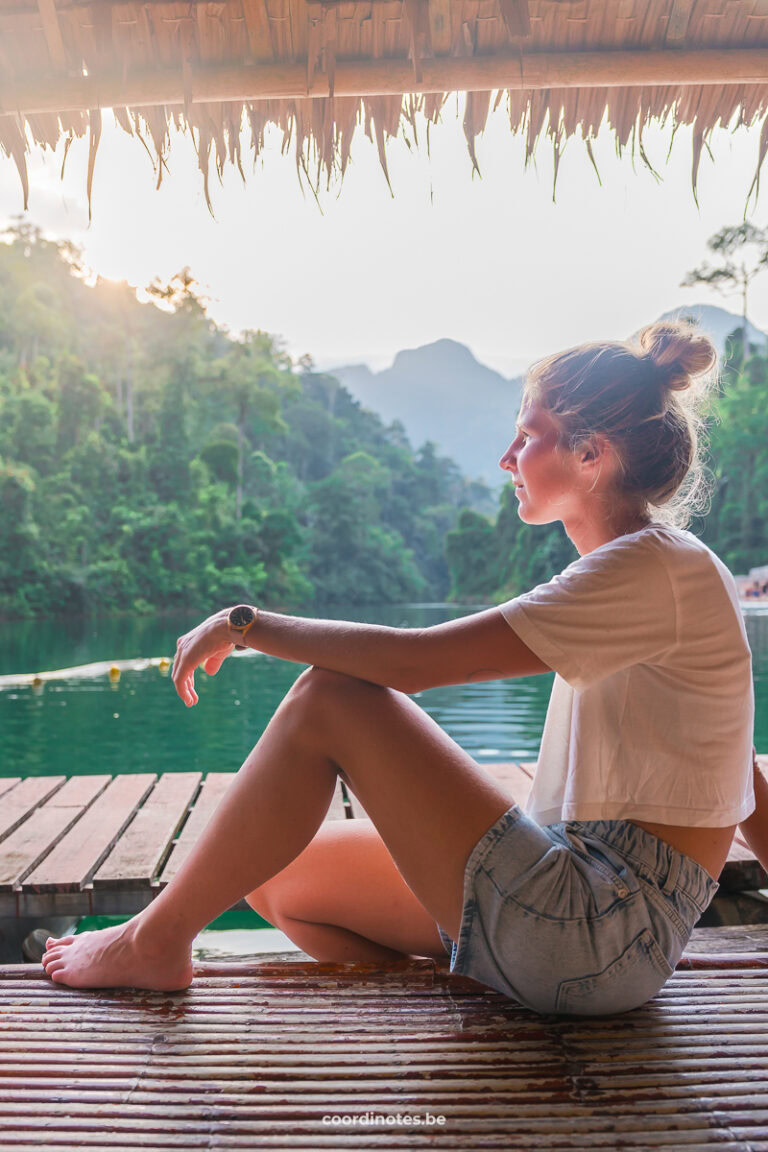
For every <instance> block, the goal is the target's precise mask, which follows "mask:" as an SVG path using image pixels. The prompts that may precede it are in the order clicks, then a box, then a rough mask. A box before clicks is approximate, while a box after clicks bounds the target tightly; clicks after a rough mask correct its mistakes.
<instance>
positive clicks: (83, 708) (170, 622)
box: [0, 605, 768, 776]
mask: <svg viewBox="0 0 768 1152" xmlns="http://www.w3.org/2000/svg"><path fill="white" fill-rule="evenodd" d="M472 611H476V609H474V608H459V607H456V606H446V605H405V606H396V607H391V606H390V607H386V608H381V609H378V610H377V609H370V608H368V609H357V610H356V609H351V608H348V607H345V606H340V607H339V608H337V609H335V610H333V611H330V610H329V611H328V612H327V615H328V616H332V617H334V618H337V619H345V618H346V619H351V620H355V619H357V620H367V621H369V622H371V623H376V624H390V625H395V626H402V627H418V626H424V625H429V624H436V623H439V622H441V621H443V620H449V619H453V618H456V617H458V616H462V615H466V614H468V613H469V612H472ZM745 621H746V628H747V635H748V637H749V641H750V646H751V648H752V653H753V667H754V676H755V698H756V731H755V735H756V744H757V749H758V751H759V752H768V612H763V613H754V614H753V613H748V614H747V615H746V617H745ZM195 623H197V620H196V619H195V618H192V617H190V616H183V617H180V618H176V619H173V618H169V617H162V618H140V619H136V618H127V619H121V618H118V619H116V618H109V619H102V620H81V619H74V620H72V619H70V620H66V619H63V620H45V621H43V622H41V623H40V624H34V623H32V622H29V621H24V622H22V623H7V622H6V623H3V624H0V676H1V675H8V674H16V673H23V672H26V673H37V672H43V671H50V670H52V669H57V668H71V667H73V666H76V665H82V664H88V663H91V662H94V661H104V660H106V661H113V660H129V659H132V658H134V657H160V656H168V657H170V656H172V654H173V652H174V650H175V646H176V638H177V636H178V635H179V634H180V633H181V632H183V631H186V630H187V629H189V628H190V627H192V626H193V625H194V624H195ZM302 667H303V665H299V664H292V663H288V662H286V661H283V660H276V659H273V658H271V657H267V656H262V655H259V654H256V653H250V652H249V653H247V654H245V655H243V656H238V657H235V658H233V659H230V660H228V661H227V662H226V663H225V664H224V666H223V668H222V669H221V671H220V672H219V674H218V675H217V676H215V677H207V676H205V674H204V673H202V672H198V674H197V679H196V682H197V687H198V693H199V697H200V702H199V704H198V705H197V706H196V707H194V708H189V709H188V708H186V707H185V706H184V704H182V702H181V700H179V698H178V697H177V696H176V693H175V691H174V689H173V684H172V683H171V680H170V677H169V675H168V673H167V671H166V672H165V673H163V672H162V671H161V670H160V669H158V668H157V667H150V668H147V669H145V670H143V671H125V672H123V673H122V675H121V677H120V679H119V681H118V682H117V683H110V680H109V678H108V676H107V675H105V674H102V675H99V676H97V677H95V678H89V679H76V678H74V677H72V678H67V677H64V678H62V679H57V680H54V681H50V682H47V683H45V684H44V685H42V686H39V687H34V686H32V685H31V684H27V685H22V686H11V687H5V688H2V689H0V775H2V776H32V775H51V774H62V775H70V774H73V773H101V772H104V773H110V774H115V773H118V772H147V771H152V772H176V771H184V770H198V771H201V772H210V771H235V770H236V769H237V768H238V767H239V766H240V764H241V763H242V761H243V760H244V759H245V757H246V756H247V754H248V753H249V751H250V750H251V748H252V747H253V745H254V744H255V743H256V741H257V740H258V738H259V736H260V735H261V733H262V732H263V730H264V728H265V727H266V725H267V723H268V721H269V719H270V717H271V716H272V714H273V713H274V711H275V709H276V708H277V706H278V704H279V703H280V701H281V699H282V698H283V696H284V695H285V693H286V692H287V691H288V689H289V688H290V686H291V684H292V683H293V681H294V680H295V679H296V677H297V676H298V675H299V673H300V672H301V670H302ZM552 679H553V676H552V674H549V675H545V676H531V677H526V678H522V679H515V680H497V681H488V682H486V683H481V684H469V685H455V686H452V687H448V688H437V689H433V690H431V691H429V692H423V693H421V694H420V695H419V696H418V697H417V700H418V703H419V704H420V705H421V707H423V708H424V709H425V711H426V712H427V713H429V715H430V716H432V717H433V718H434V719H435V720H436V721H437V723H438V724H440V726H441V727H442V728H443V729H444V730H445V731H446V732H447V733H448V734H449V735H450V736H451V737H452V738H453V739H454V740H456V741H457V742H458V743H459V744H460V745H461V746H462V747H463V748H464V749H465V750H466V751H467V752H469V754H470V755H471V756H473V757H474V758H475V759H476V760H477V761H478V762H480V763H492V762H494V761H497V762H498V761H503V760H510V759H516V758H521V759H535V757H536V755H537V754H538V748H539V741H540V737H541V731H542V727H543V724H544V718H545V715H546V709H547V702H548V699H549V693H550V689H551V685H552Z"/></svg>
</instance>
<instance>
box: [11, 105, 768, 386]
mask: <svg viewBox="0 0 768 1152" xmlns="http://www.w3.org/2000/svg"><path fill="white" fill-rule="evenodd" d="M461 103H462V105H463V98H462V99H461ZM455 113H456V98H455V97H454V98H453V99H452V100H451V101H449V103H448V104H447V105H446V108H445V109H444V112H443V123H442V124H440V125H438V126H436V127H433V128H432V129H431V130H430V145H431V158H429V157H427V154H426V148H425V147H424V146H423V128H422V132H421V134H420V143H421V144H422V147H421V150H420V151H419V152H418V153H415V152H412V151H410V150H409V149H408V147H407V146H406V144H405V143H404V142H403V140H402V139H401V138H399V139H398V140H396V141H392V142H391V144H390V147H389V151H388V157H389V170H390V178H391V181H392V187H393V189H394V192H395V197H394V199H393V198H392V197H391V195H390V192H389V189H388V188H387V184H386V181H385V179H384V176H383V173H382V171H381V169H380V167H379V162H378V157H377V153H376V149H375V147H374V146H373V145H372V144H371V143H370V142H369V141H368V139H367V138H366V137H365V135H364V134H363V132H362V129H358V133H357V136H356V138H355V142H354V144H353V149H352V161H351V163H350V166H349V168H348V170H347V174H346V176H345V178H344V183H343V186H342V187H339V185H338V183H337V184H336V186H335V187H332V189H331V191H330V193H324V194H323V195H322V196H321V205H322V214H321V212H320V211H319V209H318V207H317V205H316V203H315V200H314V198H313V197H312V195H311V193H310V192H309V191H307V190H305V194H304V195H302V192H301V190H300V188H299V183H298V178H297V175H296V167H295V162H294V159H293V156H292V155H291V154H289V155H285V156H282V155H281V154H280V144H281V140H282V136H281V135H280V134H278V133H277V132H272V133H271V134H269V133H268V136H267V149H266V155H265V159H264V162H263V164H262V162H261V161H259V164H258V167H257V169H256V171H255V172H253V171H251V170H250V168H249V167H246V175H247V183H246V184H245V186H244V185H243V183H242V181H241V180H240V177H239V175H238V174H236V172H235V171H234V170H232V169H231V168H228V169H227V171H226V173H225V176H224V182H223V185H220V184H219V183H218V180H217V179H216V178H215V177H214V178H213V179H212V180H211V194H212V199H213V205H214V211H215V213H216V218H215V219H212V218H211V216H210V215H209V213H208V210H207V208H206V206H205V201H204V198H203V190H202V179H201V176H200V174H199V172H198V170H197V159H196V156H195V154H194V149H193V146H192V142H191V140H190V138H189V136H188V135H185V136H182V135H179V136H175V137H174V140H173V144H172V148H171V154H170V173H169V174H166V175H165V176H164V179H163V184H162V186H161V188H160V190H159V191H155V174H154V173H153V171H152V167H151V164H150V161H149V158H148V157H147V154H146V152H145V151H144V149H143V147H142V145H141V144H140V143H139V142H138V141H137V140H135V139H131V138H130V137H128V136H126V135H125V133H123V132H122V131H121V130H120V129H119V128H117V127H116V126H115V125H114V124H113V122H112V120H111V116H107V117H105V131H104V134H103V138H102V142H101V146H100V149H99V154H98V157H97V160H96V173H95V179H94V195H93V201H94V203H93V221H92V223H91V225H90V226H89V225H88V218H87V209H86V203H85V182H86V171H87V141H85V140H84V141H76V142H75V143H74V144H73V145H72V148H71V149H70V154H69V157H68V160H67V166H66V172H65V177H64V181H63V183H62V182H61V181H60V180H59V169H60V167H61V159H62V149H61V148H59V150H58V151H57V153H56V154H55V155H53V154H51V153H50V152H48V153H47V154H43V153H41V152H40V151H38V150H35V151H34V152H33V153H32V155H31V157H30V177H31V185H32V190H31V197H30V208H29V219H30V220H31V221H33V222H34V223H36V224H38V225H39V226H40V227H41V228H43V229H44V231H46V232H47V233H48V234H50V235H53V236H56V237H68V238H71V239H72V240H74V241H75V242H76V243H78V244H79V245H81V246H82V247H83V249H84V251H85V259H86V262H87V264H88V265H89V266H90V267H91V268H93V269H94V270H95V271H97V272H98V273H99V274H100V275H102V276H107V277H111V278H115V279H125V280H127V281H128V282H129V283H130V284H133V285H136V286H138V287H141V286H144V285H146V284H147V283H148V282H149V281H150V280H151V279H152V278H153V277H155V276H160V277H161V278H163V279H168V278H170V277H171V276H172V275H173V274H174V272H176V271H178V270H179V269H180V268H181V267H183V266H184V265H187V264H188V265H189V266H190V267H191V268H192V271H193V274H194V275H195V277H196V278H197V280H198V281H199V282H200V284H201V286H202V290H203V291H204V292H205V293H206V294H207V295H208V296H209V297H210V299H211V306H210V311H211V314H212V315H213V316H214V317H215V319H216V320H217V321H219V322H221V323H225V324H227V325H229V326H230V327H231V328H232V329H233V330H241V329H243V328H263V329H266V330H268V331H270V332H273V333H276V334H279V335H280V336H281V337H282V338H283V340H284V343H285V346H286V348H287V350H288V351H289V352H290V353H291V354H292V355H293V356H299V355H301V354H302V353H306V352H308V353H310V354H311V355H312V357H313V358H314V360H315V362H316V364H317V365H318V366H319V367H328V366H330V365H332V364H339V363H350V362H355V361H361V360H363V361H366V362H367V363H369V364H370V365H371V366H372V367H376V368H380V367H384V366H386V365H388V364H389V363H390V362H391V360H392V357H393V355H394V353H395V352H397V351H398V350H399V349H401V348H409V347H415V346H417V345H420V344H425V343H428V342H429V341H432V340H436V339H439V338H440V337H444V336H450V337H452V338H453V339H455V340H460V341H462V342H463V343H465V344H467V345H468V346H469V347H470V348H471V349H472V351H473V352H474V353H475V355H476V356H477V358H478V359H480V360H481V361H483V362H484V363H487V364H489V365H491V366H492V367H494V368H497V369H498V370H499V371H501V372H504V373H505V374H507V375H511V374H512V373H515V372H517V371H519V370H520V369H521V368H522V367H524V366H525V364H527V363H529V362H530V361H531V360H532V359H535V358H536V357H538V356H542V355H544V354H546V353H548V352H552V351H556V350H557V349H559V348H564V347H567V346H569V345H571V344H575V343H578V342H579V341H582V340H589V339H598V338H601V337H603V338H608V339H623V338H625V337H626V336H628V335H630V333H631V332H633V331H635V330H636V329H637V328H638V327H640V326H641V325H642V324H644V323H648V322H650V321H651V320H654V319H655V318H656V317H657V316H658V315H659V313H661V312H664V311H666V310H668V309H670V308H674V307H678V306H680V305H682V304H691V303H694V302H700V301H701V302H709V303H713V304H720V305H722V306H724V307H728V308H730V309H732V310H734V311H738V309H739V302H738V300H737V299H735V298H729V299H724V298H723V297H722V296H720V295H718V294H717V293H715V292H711V291H706V290H703V289H700V288H699V289H684V288H680V287H679V283H680V281H681V280H682V279H683V277H684V275H685V273H686V271H687V270H688V269H689V268H691V267H692V266H693V265H694V264H696V263H698V262H699V261H700V260H701V259H702V258H703V257H704V256H705V255H706V252H705V242H706V239H707V237H708V236H710V235H711V234H712V233H713V232H715V231H716V230H717V229H718V228H720V227H722V226H723V225H725V224H736V223H739V222H740V221H741V219H742V217H743V213H744V206H745V201H746V195H747V191H748V189H749V186H750V183H751V180H752V175H753V170H754V165H755V160H756V155H757V148H758V136H759V129H749V130H747V129H744V128H742V129H739V130H738V131H737V132H735V133H730V132H727V131H725V130H722V131H719V132H718V133H717V134H716V135H715V137H714V140H713V152H714V156H715V160H716V164H713V163H712V161H711V160H710V158H709V157H708V156H707V154H706V152H705V153H704V155H703V157H702V162H701V170H700V174H699V204H700V207H699V208H698V209H697V207H696V205H695V203H694V200H693V196H692V194H691V186H690V169H691V147H690V132H689V131H688V130H686V129H681V130H680V131H679V132H678V134H677V136H676V138H675V143H674V147H673V149H672V154H671V157H670V160H669V163H668V164H665V157H666V153H667V149H668V144H669V139H670V129H669V128H667V129H665V130H659V129H655V130H649V131H648V132H647V134H646V139H645V143H646V149H647V152H648V154H649V156H650V158H651V160H652V161H653V162H654V164H655V166H656V167H657V169H658V171H659V172H660V173H661V174H662V177H663V180H662V182H661V183H657V181H656V180H655V179H654V177H653V176H652V174H651V173H650V172H649V171H648V170H647V169H646V168H645V166H644V165H643V163H642V161H640V160H639V158H638V160H637V161H636V163H635V171H633V167H632V163H631V159H630V157H629V155H628V154H625V156H624V158H623V161H619V160H618V159H617V157H616V155H615V148H614V144H613V139H612V136H611V135H610V133H609V132H607V131H603V132H602V133H601V135H600V137H599V139H598V141H597V143H596V146H595V155H596V158H597V161H598V167H599V169H600V174H601V177H602V181H603V186H602V188H601V187H600V185H599V184H598V182H597V178H596V176H595V173H594V171H593V169H592V166H591V164H590V163H589V159H588V157H587V154H586V151H585V149H584V146H583V144H582V143H581V141H580V140H577V139H573V140H571V141H570V142H569V143H568V146H567V148H566V150H565V153H564V155H563V158H562V161H561V165H560V174H559V178H558V187H557V202H556V203H555V204H553V202H552V150H551V146H550V145H549V143H548V141H546V140H543V141H542V142H541V144H540V146H539V149H538V152H537V155H536V168H535V169H534V168H533V167H531V168H530V169H529V170H528V172H524V171H523V163H522V148H523V142H522V140H521V138H520V137H519V136H513V135H512V134H511V132H510V130H509V127H508V121H507V119H506V116H505V114H504V112H503V110H502V109H499V110H498V111H497V112H496V113H495V114H493V115H492V116H491V118H490V120H489V124H488V127H487V129H486V131H485V133H484V134H483V136H481V137H480V138H479V140H478V146H477V155H478V162H479V165H480V170H481V173H482V178H478V177H477V175H475V176H474V177H473V175H472V165H471V161H470V159H469V155H468V153H467V148H466V143H465V140H464V136H463V132H462V128H461V120H460V118H457V117H456V114H455ZM764 175H765V179H766V181H768V165H766V170H765V174H764ZM21 209H22V198H21V190H20V184H19V181H18V177H17V175H16V171H15V168H14V166H13V164H12V162H11V161H10V160H8V159H6V158H4V157H0V221H2V222H7V221H8V220H9V219H10V218H11V217H12V216H13V215H15V214H18V213H19V212H20V211H21ZM750 213H751V218H752V219H753V220H754V222H755V223H757V224H762V223H763V222H764V219H765V199H764V194H763V197H762V198H761V201H760V202H759V204H758V207H757V209H756V210H755V208H754V201H752V202H751V204H750ZM750 317H751V319H752V320H753V321H754V322H755V323H756V324H757V325H758V327H767V328H768V273H767V274H766V276H765V277H764V279H763V283H762V284H761V283H760V282H759V281H758V283H757V285H756V286H755V288H754V291H753V297H752V303H751V307H750Z"/></svg>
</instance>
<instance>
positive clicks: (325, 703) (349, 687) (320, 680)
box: [286, 665, 387, 716]
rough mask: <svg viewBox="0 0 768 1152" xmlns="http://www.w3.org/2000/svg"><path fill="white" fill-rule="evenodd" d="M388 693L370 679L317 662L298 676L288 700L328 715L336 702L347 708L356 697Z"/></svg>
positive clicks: (357, 698) (322, 714)
mask: <svg viewBox="0 0 768 1152" xmlns="http://www.w3.org/2000/svg"><path fill="white" fill-rule="evenodd" d="M386 692H387V689H386V688H381V687H380V686H379V685H378V684H371V683H370V681H368V680H360V679H359V678H358V677H357V676H347V675H346V673H344V672H332V671H331V670H330V669H329V668H319V667H317V666H315V665H313V666H312V667H311V668H307V669H306V670H305V671H304V672H302V673H301V675H300V676H299V677H298V678H297V679H296V681H295V682H294V684H293V686H292V688H291V689H290V692H289V693H288V696H287V697H286V699H287V700H289V701H290V702H291V703H292V704H295V705H298V706H299V707H301V708H309V709H313V710H315V711H317V712H319V714H320V715H321V716H327V715H328V714H329V712H330V711H332V710H333V709H334V707H335V706H336V705H339V706H341V707H344V706H347V705H349V703H350V702H351V701H352V700H360V698H361V697H371V696H373V695H376V694H382V693H386Z"/></svg>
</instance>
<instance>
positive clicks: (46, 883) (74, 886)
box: [22, 772, 157, 892]
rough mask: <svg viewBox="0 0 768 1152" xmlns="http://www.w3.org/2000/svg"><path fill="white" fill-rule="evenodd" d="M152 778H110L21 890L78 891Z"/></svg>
mask: <svg viewBox="0 0 768 1152" xmlns="http://www.w3.org/2000/svg"><path fill="white" fill-rule="evenodd" d="M156 779H157V776H156V775H155V773H154V772H151V773H150V772H142V773H136V774H128V773H126V774H124V775H121V776H116V777H114V778H113V779H111V781H110V783H109V787H107V788H106V789H105V791H104V792H102V794H101V795H100V796H99V797H98V799H96V800H95V801H94V803H93V804H92V805H91V806H90V808H89V809H88V810H87V811H86V812H85V813H84V814H83V815H82V816H81V817H80V819H79V820H78V821H77V823H76V824H75V825H74V827H72V828H71V829H70V831H69V832H68V833H67V834H66V836H64V837H62V839H61V840H60V841H59V843H58V844H57V845H56V847H55V848H54V849H53V851H52V852H50V853H49V854H48V855H47V856H46V858H45V860H43V862H42V863H41V864H39V865H38V866H37V868H35V869H34V871H33V872H31V873H30V874H29V875H28V876H27V877H26V879H25V880H24V882H23V884H22V889H23V890H30V891H35V892H77V891H80V889H81V888H82V887H83V885H84V884H86V883H88V881H90V879H91V877H92V876H93V874H94V872H95V871H96V869H97V868H98V867H99V865H100V864H101V862H102V861H103V860H104V858H105V856H106V855H107V853H108V852H109V851H110V850H111V849H112V848H113V847H114V845H115V842H116V841H117V839H118V837H119V836H120V834H121V833H122V832H123V831H124V829H125V828H126V826H127V825H128V823H129V821H130V820H131V818H132V816H133V814H134V812H135V811H136V809H137V808H138V806H139V805H140V804H141V803H142V801H143V800H144V799H145V798H146V796H147V795H148V793H149V791H150V789H151V788H152V785H153V784H154V782H155V780H156Z"/></svg>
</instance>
